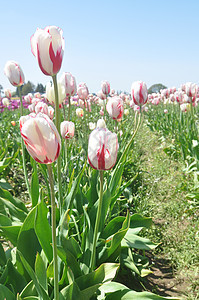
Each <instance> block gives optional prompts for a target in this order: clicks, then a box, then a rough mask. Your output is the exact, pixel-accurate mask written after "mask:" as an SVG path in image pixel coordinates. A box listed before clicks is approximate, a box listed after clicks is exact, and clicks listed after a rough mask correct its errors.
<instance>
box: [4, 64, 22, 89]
mask: <svg viewBox="0 0 199 300" xmlns="http://www.w3.org/2000/svg"><path fill="white" fill-rule="evenodd" d="M4 73H5V75H6V76H7V77H8V79H9V81H10V83H11V84H12V85H14V86H21V85H22V84H24V80H25V78H24V73H23V71H22V69H21V67H20V65H19V64H18V63H17V62H15V61H8V62H7V63H6V65H5V68H4Z"/></svg>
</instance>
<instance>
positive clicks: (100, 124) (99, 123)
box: [96, 119, 106, 128]
mask: <svg viewBox="0 0 199 300" xmlns="http://www.w3.org/2000/svg"><path fill="white" fill-rule="evenodd" d="M96 127H98V128H106V123H105V121H104V119H99V120H98V121H97V126H96Z"/></svg>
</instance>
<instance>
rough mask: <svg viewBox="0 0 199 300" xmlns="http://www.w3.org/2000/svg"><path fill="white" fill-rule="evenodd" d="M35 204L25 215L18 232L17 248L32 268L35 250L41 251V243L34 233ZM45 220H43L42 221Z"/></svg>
mask: <svg viewBox="0 0 199 300" xmlns="http://www.w3.org/2000/svg"><path fill="white" fill-rule="evenodd" d="M36 212H37V206H35V207H34V208H33V209H32V210H31V211H30V212H29V214H28V215H27V217H26V219H25V221H24V223H23V225H22V227H21V230H20V232H19V236H18V241H17V249H18V250H19V251H20V252H21V253H22V254H23V256H24V258H25V259H26V261H27V262H28V264H29V265H30V266H31V267H32V268H34V265H35V259H36V254H37V252H40V251H41V245H40V243H39V241H38V238H37V235H36V233H35V229H34V228H35V216H36ZM44 222H45V221H44Z"/></svg>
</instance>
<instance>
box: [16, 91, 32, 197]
mask: <svg viewBox="0 0 199 300" xmlns="http://www.w3.org/2000/svg"><path fill="white" fill-rule="evenodd" d="M17 88H18V92H19V98H20V115H21V116H23V102H22V96H21V88H20V86H18V87H17ZM21 149H22V160H23V171H24V176H25V182H26V187H27V190H28V193H29V197H30V198H31V193H30V185H29V182H28V172H27V169H26V159H25V145H24V141H23V139H22V137H21Z"/></svg>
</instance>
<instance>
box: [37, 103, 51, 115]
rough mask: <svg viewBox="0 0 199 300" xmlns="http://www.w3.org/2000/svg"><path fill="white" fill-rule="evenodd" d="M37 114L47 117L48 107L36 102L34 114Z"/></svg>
mask: <svg viewBox="0 0 199 300" xmlns="http://www.w3.org/2000/svg"><path fill="white" fill-rule="evenodd" d="M39 112H41V113H43V114H46V115H48V105H47V104H46V103H44V102H41V101H40V102H38V103H37V105H36V106H35V113H36V114H38V113H39Z"/></svg>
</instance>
